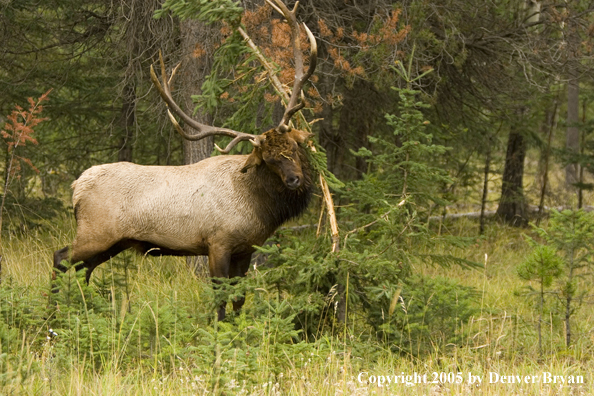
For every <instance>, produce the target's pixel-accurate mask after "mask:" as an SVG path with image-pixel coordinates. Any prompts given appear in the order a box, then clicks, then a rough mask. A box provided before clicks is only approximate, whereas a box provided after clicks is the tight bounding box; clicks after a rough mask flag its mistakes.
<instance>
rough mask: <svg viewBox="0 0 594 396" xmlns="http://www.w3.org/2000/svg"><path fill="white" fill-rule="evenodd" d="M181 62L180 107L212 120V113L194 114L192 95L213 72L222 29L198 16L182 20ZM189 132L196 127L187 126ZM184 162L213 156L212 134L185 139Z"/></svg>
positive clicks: (207, 121)
mask: <svg viewBox="0 0 594 396" xmlns="http://www.w3.org/2000/svg"><path fill="white" fill-rule="evenodd" d="M180 31H181V47H182V51H183V52H182V66H181V70H180V76H179V82H178V84H177V85H178V91H179V93H180V94H181V95H182V100H181V107H182V110H184V111H185V112H186V113H187V114H193V118H194V119H195V120H196V121H198V122H201V123H203V124H208V125H210V124H212V116H211V115H210V114H208V113H206V112H203V111H198V112H196V113H195V114H194V108H195V105H194V102H193V101H192V95H199V94H200V93H201V92H202V83H204V80H205V78H206V76H208V74H209V73H210V69H211V66H212V63H211V62H212V58H213V53H214V47H215V44H217V43H218V42H219V41H220V33H219V30H218V29H217V28H216V27H215V26H213V25H206V24H204V23H202V22H199V21H197V20H192V19H188V20H185V21H182V22H181V26H180ZM184 129H185V130H186V132H187V133H188V134H195V133H196V131H194V130H193V129H191V128H190V127H188V126H184ZM183 148H184V163H185V164H193V163H195V162H198V161H200V160H202V159H204V158H208V157H210V155H211V154H212V150H213V148H214V143H213V138H212V137H208V138H204V139H201V140H198V141H188V140H184V144H183Z"/></svg>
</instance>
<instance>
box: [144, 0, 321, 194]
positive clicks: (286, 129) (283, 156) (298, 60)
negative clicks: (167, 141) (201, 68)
mask: <svg viewBox="0 0 594 396" xmlns="http://www.w3.org/2000/svg"><path fill="white" fill-rule="evenodd" d="M267 1H268V3H270V4H271V5H272V6H273V7H274V8H275V9H276V10H277V11H278V12H280V13H281V14H282V15H283V16H284V17H285V18H286V19H287V21H288V23H289V26H290V27H291V41H292V45H293V56H294V58H295V80H294V83H293V89H292V91H291V95H290V97H289V99H288V102H287V105H286V108H285V112H284V114H283V117H282V119H281V121H280V123H279V124H278V126H277V127H275V128H273V129H271V130H269V131H267V132H265V133H263V134H261V135H252V134H249V133H243V132H238V131H234V130H232V129H227V128H218V127H213V126H210V125H204V124H201V123H199V122H197V121H196V120H194V119H192V118H191V117H190V116H188V115H187V114H186V113H184V112H183V110H181V108H180V107H179V106H178V105H177V104H176V103H175V101H174V100H173V98H172V95H171V88H170V85H171V81H172V80H173V77H174V76H175V72H176V71H177V68H178V67H179V65H177V66H176V67H175V68H174V69H173V71H172V73H171V77H170V78H169V79H168V78H167V73H166V71H165V64H164V62H163V57H162V56H161V54H160V53H159V59H160V63H161V81H159V79H158V78H157V75H156V74H155V71H154V69H153V67H152V66H151V80H152V81H153V83H154V84H155V86H156V88H157V90H158V91H159V94H160V95H161V97H162V98H163V100H164V101H165V102H166V103H167V106H168V111H167V113H168V116H169V119H170V120H171V122H172V123H173V125H174V127H175V129H176V130H177V131H178V133H179V134H180V135H182V137H183V138H185V139H187V140H194V141H195V140H200V139H203V138H205V137H207V136H213V135H224V136H229V137H232V138H233V139H232V140H231V142H230V143H229V144H228V145H227V146H226V147H225V148H224V149H221V148H220V147H219V146H217V145H215V147H216V148H217V150H219V151H220V152H221V153H223V154H227V153H229V151H230V150H231V149H232V148H233V147H235V145H236V144H237V143H239V142H241V141H249V142H250V143H251V144H252V146H253V151H252V153H251V154H250V155H249V156H247V159H246V162H245V165H244V166H243V167H242V168H241V172H243V173H245V172H247V171H248V170H249V169H250V168H253V167H256V166H259V165H260V164H262V163H265V164H266V166H268V168H269V169H270V170H272V171H273V172H274V173H275V174H277V175H278V176H279V177H280V178H281V180H282V181H283V183H284V185H285V186H286V187H287V188H288V189H290V190H296V189H299V188H300V187H301V185H302V183H303V179H304V177H303V168H302V165H303V164H302V160H303V157H302V155H301V154H300V153H301V151H300V150H301V149H300V148H299V144H302V143H304V142H305V141H307V139H308V138H309V137H310V134H309V133H307V132H303V131H300V130H297V129H293V128H292V127H291V126H290V125H289V122H290V119H291V117H292V116H293V115H294V114H295V113H296V112H298V111H299V110H301V109H302V108H303V107H304V105H305V104H304V100H303V91H302V89H303V85H304V84H305V82H306V81H307V80H308V79H309V78H310V77H311V75H312V74H313V72H314V70H315V67H316V63H317V44H316V40H315V38H314V36H313V34H312V33H311V31H310V30H309V28H308V27H307V26H306V25H305V24H303V26H304V28H305V31H306V33H307V36H308V39H309V41H310V46H311V56H310V62H309V67H308V69H307V72H305V73H304V71H303V54H302V53H301V43H300V38H299V24H298V23H297V19H296V17H295V13H296V10H297V5H298V4H299V2H297V3H296V4H295V7H294V8H293V10H292V11H289V9H288V8H287V6H286V5H285V4H284V3H282V1H281V0H274V3H276V4H273V3H272V2H271V1H269V0H267ZM172 112H173V113H175V114H176V115H178V116H179V117H180V118H181V119H182V120H184V122H185V123H186V124H187V125H189V126H190V127H192V128H193V129H196V130H197V131H198V133H197V134H194V135H189V134H187V133H186V132H185V131H184V130H183V129H182V128H181V127H180V125H179V124H178V122H177V120H176V119H175V117H174V116H173V114H172Z"/></svg>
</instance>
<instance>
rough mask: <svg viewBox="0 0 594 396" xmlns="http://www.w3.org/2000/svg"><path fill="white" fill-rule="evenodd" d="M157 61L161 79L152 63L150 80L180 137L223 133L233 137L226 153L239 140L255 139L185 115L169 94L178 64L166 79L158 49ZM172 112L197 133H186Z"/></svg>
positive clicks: (202, 137) (247, 134)
mask: <svg viewBox="0 0 594 396" xmlns="http://www.w3.org/2000/svg"><path fill="white" fill-rule="evenodd" d="M159 63H160V64H161V81H159V79H158V78H157V74H156V73H155V70H154V68H153V65H151V80H152V82H153V84H154V85H155V87H156V88H157V91H159V94H160V95H161V98H163V100H164V101H165V103H167V107H168V110H167V115H168V116H169V119H170V120H171V122H172V123H173V126H174V127H175V130H176V131H177V132H178V133H179V134H180V135H182V137H183V138H184V139H186V140H191V141H196V140H200V139H204V138H205V137H208V136H214V135H224V136H230V137H233V138H234V139H233V140H232V141H231V143H229V144H228V145H227V147H226V148H225V150H224V151H223V152H225V153H228V152H229V151H230V150H231V149H232V148H233V147H234V146H235V145H236V144H237V143H239V142H240V141H243V140H250V141H255V140H254V139H256V135H252V134H249V133H244V132H238V131H234V130H232V129H227V128H218V127H213V126H210V125H205V124H201V123H199V122H198V121H196V120H194V119H193V118H192V117H190V116H189V115H187V114H186V113H185V112H184V111H183V110H182V109H181V108H180V107H179V106H178V105H177V103H175V101H174V100H173V97H172V96H171V88H170V84H171V82H172V81H173V77H174V76H175V73H176V71H177V69H178V67H179V64H178V65H177V66H176V67H175V68H174V69H173V71H172V73H171V77H170V78H169V79H168V78H167V72H166V70H165V62H164V61H163V55H162V54H161V51H159ZM161 82H162V83H161ZM172 112H173V113H175V114H176V115H177V116H179V117H180V118H181V119H182V120H184V122H185V123H186V124H188V125H189V126H190V127H192V128H194V129H196V130H197V131H198V133H197V134H195V135H188V134H187V133H186V132H185V131H184V130H183V129H182V127H181V126H180V125H179V123H178V122H177V120H176V119H175V117H174V116H173V114H172Z"/></svg>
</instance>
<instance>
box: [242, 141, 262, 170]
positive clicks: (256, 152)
mask: <svg viewBox="0 0 594 396" xmlns="http://www.w3.org/2000/svg"><path fill="white" fill-rule="evenodd" d="M261 163H262V149H260V148H259V147H254V149H253V150H252V153H251V154H250V155H249V156H248V158H247V160H246V161H245V164H243V168H241V173H245V172H247V171H248V169H250V168H253V167H255V166H258V165H260V164H261Z"/></svg>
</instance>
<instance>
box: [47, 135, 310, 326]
mask: <svg viewBox="0 0 594 396" xmlns="http://www.w3.org/2000/svg"><path fill="white" fill-rule="evenodd" d="M264 137H265V139H264V140H263V141H262V143H261V145H260V147H255V148H254V150H253V152H252V154H250V155H229V156H215V157H211V158H208V159H205V160H203V161H200V162H198V163H196V164H192V165H186V166H141V165H135V164H132V163H128V162H118V163H114V164H105V165H98V166H94V167H92V168H90V169H88V170H86V171H85V172H84V173H83V174H82V175H81V176H80V177H79V178H78V180H76V181H75V182H74V183H73V184H72V189H73V197H72V201H73V205H74V208H75V215H76V221H77V230H76V238H75V240H74V242H73V243H72V248H71V249H69V248H68V247H66V248H63V249H61V250H58V251H56V252H55V253H54V267H55V268H56V269H58V270H61V271H64V269H65V267H64V266H63V265H62V264H61V261H62V260H69V261H70V262H71V263H73V264H76V263H79V264H77V265H76V268H77V269H82V268H86V270H87V273H86V278H87V282H88V280H89V278H90V276H91V273H92V271H93V269H94V268H95V267H97V266H98V265H99V264H101V263H103V262H105V261H107V260H109V259H110V258H111V257H113V256H115V255H117V254H118V253H120V252H121V251H123V250H126V249H129V248H133V249H135V250H137V251H139V252H140V253H143V254H145V253H148V254H150V255H180V256H186V255H208V257H209V267H210V274H211V276H213V277H225V278H227V277H234V276H244V275H245V272H246V271H247V269H248V267H249V263H250V257H251V254H252V252H253V251H254V248H253V246H254V245H262V244H263V243H264V242H265V241H266V239H267V238H268V237H270V235H272V233H273V232H274V231H275V230H276V229H277V228H278V227H279V226H280V225H281V224H282V223H283V222H285V221H287V220H288V219H290V218H292V217H296V216H299V215H300V214H301V213H302V212H303V210H305V208H306V207H307V204H308V202H309V198H310V195H311V189H312V180H311V171H310V166H309V162H308V159H307V154H306V153H305V150H304V149H303V148H302V147H300V146H299V145H298V143H303V142H304V141H305V140H306V139H307V137H308V134H306V133H304V132H301V131H296V130H294V131H291V132H289V133H286V134H282V135H281V134H278V133H277V132H276V131H275V130H271V131H268V132H266V133H265V134H264ZM234 305H238V306H240V305H241V303H238V304H234ZM224 315H225V309H224V305H223V306H222V307H221V309H219V318H220V319H222V318H223V317H224Z"/></svg>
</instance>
